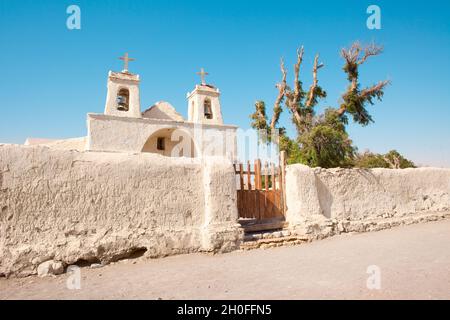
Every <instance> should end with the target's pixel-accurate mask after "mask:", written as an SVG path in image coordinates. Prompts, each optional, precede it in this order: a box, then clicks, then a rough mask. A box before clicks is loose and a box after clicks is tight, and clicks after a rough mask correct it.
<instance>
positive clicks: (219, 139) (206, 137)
mask: <svg viewBox="0 0 450 320" xmlns="http://www.w3.org/2000/svg"><path fill="white" fill-rule="evenodd" d="M120 59H122V60H124V64H125V66H124V69H123V70H122V71H121V72H113V71H110V72H109V74H108V80H107V95H106V104H105V109H104V113H102V114H98V113H88V115H87V136H86V137H84V138H80V139H81V140H80V139H68V140H58V141H46V143H44V144H45V145H48V146H50V147H51V146H71V145H74V144H73V143H71V141H73V142H75V143H77V144H78V145H79V146H80V145H81V146H82V149H84V150H82V151H99V152H128V153H140V152H150V153H157V154H160V155H163V156H168V157H192V158H194V157H203V156H219V157H225V158H228V159H230V160H232V161H233V160H235V159H236V153H237V139H236V131H237V126H234V125H225V124H224V123H223V117H222V111H221V105H220V91H219V89H218V88H216V87H214V86H213V85H210V84H207V83H206V81H205V75H207V73H206V72H204V71H203V69H202V71H201V72H200V73H198V74H199V75H200V76H201V83H200V84H197V85H196V86H195V88H194V89H193V90H192V91H191V92H190V93H188V94H187V97H186V98H187V104H188V107H187V109H188V119H184V118H183V117H182V115H181V114H179V113H178V112H177V111H176V110H175V108H174V107H173V106H172V105H170V103H168V102H163V101H160V102H157V103H156V104H154V105H153V106H152V107H150V108H148V109H147V110H145V111H142V110H141V102H140V94H139V84H140V77H139V75H137V74H133V73H131V72H129V71H128V62H129V61H132V60H133V59H131V58H129V57H128V54H125V56H124V57H122V58H120ZM32 141H39V140H33V139H29V141H28V143H26V144H34V143H32ZM36 144H43V143H42V142H40V143H36ZM78 149H80V148H78Z"/></svg>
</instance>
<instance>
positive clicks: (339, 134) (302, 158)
mask: <svg viewBox="0 0 450 320" xmlns="http://www.w3.org/2000/svg"><path fill="white" fill-rule="evenodd" d="M299 143H300V146H301V148H300V149H299V152H298V153H297V156H298V158H297V160H299V162H301V163H303V164H306V165H308V166H310V167H322V168H334V167H348V166H350V165H351V161H352V159H353V157H354V153H355V149H354V147H353V146H352V141H351V140H350V138H349V136H348V134H347V132H346V130H345V125H344V123H343V122H342V120H341V119H340V117H339V115H338V114H337V113H336V111H335V110H333V109H327V110H326V111H325V114H324V116H323V118H322V119H321V120H320V121H319V122H318V123H317V124H315V125H314V126H313V128H312V129H311V130H310V131H308V132H306V133H305V134H303V135H302V136H300V137H299Z"/></svg>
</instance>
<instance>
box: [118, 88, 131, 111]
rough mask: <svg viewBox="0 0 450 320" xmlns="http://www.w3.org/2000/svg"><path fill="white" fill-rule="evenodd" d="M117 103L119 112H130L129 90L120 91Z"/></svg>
mask: <svg viewBox="0 0 450 320" xmlns="http://www.w3.org/2000/svg"><path fill="white" fill-rule="evenodd" d="M116 102H117V110H119V111H128V110H129V108H130V92H129V91H128V90H127V89H120V91H119V94H118V95H117V99H116Z"/></svg>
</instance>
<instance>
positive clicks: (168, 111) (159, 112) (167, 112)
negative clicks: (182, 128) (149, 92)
mask: <svg viewBox="0 0 450 320" xmlns="http://www.w3.org/2000/svg"><path fill="white" fill-rule="evenodd" d="M142 117H143V118H149V119H162V120H174V121H184V119H183V116H182V115H181V114H179V113H178V112H177V111H176V110H175V108H174V107H173V106H172V105H171V104H170V103H168V102H165V101H159V102H157V103H155V104H154V105H153V106H151V107H150V108H148V109H147V110H145V111H144V112H142Z"/></svg>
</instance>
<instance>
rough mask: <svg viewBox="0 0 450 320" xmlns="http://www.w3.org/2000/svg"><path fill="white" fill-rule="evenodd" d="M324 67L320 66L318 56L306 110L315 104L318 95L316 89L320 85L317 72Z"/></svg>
mask: <svg viewBox="0 0 450 320" xmlns="http://www.w3.org/2000/svg"><path fill="white" fill-rule="evenodd" d="M323 66H324V65H323V63H320V64H319V55H316V57H315V58H314V67H313V83H312V85H311V87H310V88H309V93H308V100H307V101H306V104H305V107H306V108H311V107H312V105H313V102H314V100H315V99H314V98H315V94H316V89H317V85H318V83H319V81H318V80H317V71H318V70H319V69H320V68H322V67H323Z"/></svg>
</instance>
